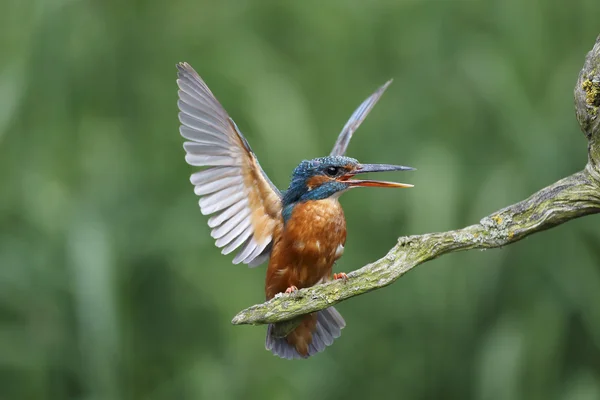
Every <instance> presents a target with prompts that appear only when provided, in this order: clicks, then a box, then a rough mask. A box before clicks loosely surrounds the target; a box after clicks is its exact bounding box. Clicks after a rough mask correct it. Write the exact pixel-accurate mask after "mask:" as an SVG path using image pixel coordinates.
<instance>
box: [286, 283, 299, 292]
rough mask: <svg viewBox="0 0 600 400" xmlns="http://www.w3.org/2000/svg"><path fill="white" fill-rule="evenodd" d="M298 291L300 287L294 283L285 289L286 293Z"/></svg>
mask: <svg viewBox="0 0 600 400" xmlns="http://www.w3.org/2000/svg"><path fill="white" fill-rule="evenodd" d="M297 291H298V288H297V287H296V286H294V285H292V286H290V287H289V288H287V289H285V294H290V293H295V292H297Z"/></svg>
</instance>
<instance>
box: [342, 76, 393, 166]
mask: <svg viewBox="0 0 600 400" xmlns="http://www.w3.org/2000/svg"><path fill="white" fill-rule="evenodd" d="M391 83H392V80H391V79H390V80H389V81H387V82H386V83H385V84H384V85H383V86H381V87H380V88H379V89H377V91H376V92H375V93H373V94H372V95H371V96H369V97H368V98H367V99H366V100H365V101H363V102H362V103H361V105H360V106H358V108H357V109H356V110H354V112H353V113H352V115H351V116H350V119H349V120H348V122H346V125H344V128H343V129H342V131H341V132H340V134H339V136H338V138H337V140H336V142H335V145H334V146H333V150H331V154H330V155H332V156H343V155H344V154H346V149H347V148H348V144H350V139H352V135H353V134H354V132H355V131H356V130H357V129H358V127H359V126H360V124H362V122H363V121H364V120H365V118H367V115H369V112H371V110H372V109H373V107H375V104H377V102H378V101H379V99H380V98H381V96H382V95H383V92H385V89H387V87H388V86H390V84H391Z"/></svg>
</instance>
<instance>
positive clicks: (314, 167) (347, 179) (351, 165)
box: [283, 156, 414, 217]
mask: <svg viewBox="0 0 600 400" xmlns="http://www.w3.org/2000/svg"><path fill="white" fill-rule="evenodd" d="M413 169H414V168H411V167H404V166H401V165H386V164H360V163H359V162H358V161H357V160H355V159H354V158H350V157H343V156H328V157H320V158H314V159H312V160H305V161H302V162H301V163H300V165H298V166H297V167H296V169H295V170H294V173H293V174H292V181H291V183H290V186H289V188H288V190H287V191H286V192H285V195H284V197H283V206H284V208H289V207H288V206H292V205H293V204H296V203H298V202H303V201H310V200H323V199H327V198H331V197H332V198H337V197H338V196H340V195H341V194H342V193H343V192H345V191H346V190H348V189H351V188H353V187H361V186H362V187H395V188H407V187H412V185H408V184H405V183H395V182H383V181H372V180H356V179H351V178H352V177H353V176H354V175H357V174H362V173H367V172H383V171H409V170H413ZM284 214H285V213H284ZM284 217H285V215H284Z"/></svg>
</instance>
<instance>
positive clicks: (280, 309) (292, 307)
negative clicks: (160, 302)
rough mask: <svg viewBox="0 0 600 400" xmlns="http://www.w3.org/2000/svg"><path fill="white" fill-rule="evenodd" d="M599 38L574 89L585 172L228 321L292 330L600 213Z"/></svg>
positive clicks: (403, 242)
mask: <svg viewBox="0 0 600 400" xmlns="http://www.w3.org/2000/svg"><path fill="white" fill-rule="evenodd" d="M598 107H600V36H598V38H597V39H596V44H595V46H594V47H593V49H592V50H591V51H590V52H589V53H588V54H587V56H586V60H585V63H584V66H583V69H582V70H581V72H580V74H579V79H578V81H577V84H576V85H575V110H576V116H577V120H578V121H579V124H580V127H581V130H582V131H583V132H584V134H585V136H586V138H587V140H588V163H587V165H586V167H585V169H584V170H583V171H581V172H577V173H575V174H573V175H571V176H568V177H566V178H564V179H561V180H559V181H558V182H556V183H554V184H552V185H550V186H548V187H545V188H544V189H542V190H540V191H538V192H537V193H535V194H533V195H532V196H531V197H529V198H528V199H526V200H523V201H521V202H519V203H516V204H513V205H511V206H508V207H506V208H503V209H502V210H499V211H497V212H495V213H493V214H491V215H489V216H487V217H485V218H483V219H482V220H481V221H480V222H479V223H477V224H475V225H471V226H467V227H465V228H462V229H458V230H454V231H448V232H439V233H428V234H424V235H416V236H406V237H401V238H400V239H399V240H398V244H397V245H396V246H394V247H393V248H392V249H391V250H390V251H389V252H388V254H387V255H385V256H384V257H383V258H381V259H379V260H377V261H375V262H373V263H371V264H368V265H366V266H364V267H362V268H360V269H358V270H356V271H354V272H351V273H349V274H348V280H346V281H343V280H339V281H333V282H329V283H325V284H321V285H316V286H313V287H310V288H306V289H302V290H299V291H298V292H296V293H294V294H291V295H286V294H281V295H278V296H276V297H275V298H273V299H272V300H270V301H268V302H266V303H263V304H257V305H254V306H252V307H249V308H247V309H245V310H243V311H241V312H240V313H238V314H237V315H236V316H235V317H234V318H233V321H232V323H233V324H236V325H239V324H266V323H274V322H281V321H290V322H289V323H288V324H285V325H284V326H283V327H282V328H281V329H282V332H281V334H282V335H283V334H285V332H286V331H289V330H291V329H293V328H294V327H295V325H296V324H295V322H294V320H293V319H294V318H295V317H298V316H300V315H303V314H307V313H310V312H314V311H318V310H322V309H324V308H327V307H329V306H332V305H334V304H336V303H339V302H340V301H343V300H346V299H349V298H351V297H354V296H358V295H360V294H364V293H367V292H370V291H372V290H376V289H380V288H382V287H385V286H387V285H389V284H391V283H392V282H394V281H395V280H397V279H398V278H400V277H401V276H402V275H404V274H405V273H407V272H408V271H410V270H411V269H413V268H414V267H416V266H417V265H419V264H423V263H424V262H426V261H429V260H432V259H434V258H437V257H439V256H441V255H443V254H448V253H453V252H457V251H462V250H470V249H490V248H496V247H502V246H506V245H508V244H511V243H514V242H517V241H519V240H521V239H523V238H524V237H526V236H528V235H531V234H533V233H537V232H541V231H543V230H546V229H549V228H552V227H554V226H557V225H560V224H563V223H565V222H567V221H570V220H573V219H575V218H579V217H583V216H585V215H589V214H595V213H600V119H599V118H598V115H597V114H598Z"/></svg>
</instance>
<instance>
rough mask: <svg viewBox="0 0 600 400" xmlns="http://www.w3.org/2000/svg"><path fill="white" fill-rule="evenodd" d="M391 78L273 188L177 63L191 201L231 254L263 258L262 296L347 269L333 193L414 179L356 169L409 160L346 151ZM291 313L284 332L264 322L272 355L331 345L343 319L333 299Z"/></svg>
mask: <svg viewBox="0 0 600 400" xmlns="http://www.w3.org/2000/svg"><path fill="white" fill-rule="evenodd" d="M390 83H391V80H390V81H388V82H386V83H385V84H384V85H383V86H381V87H379V88H378V89H377V91H375V92H374V93H373V94H372V95H371V96H369V97H368V98H367V99H366V100H365V101H364V102H363V103H361V105H360V106H359V107H358V108H357V109H356V110H355V111H354V113H353V114H352V115H351V117H350V119H349V120H348V122H347V123H346V124H345V126H344V127H343V129H342V131H341V132H340V134H339V135H338V138H337V140H336V142H335V145H334V147H333V149H332V151H331V153H330V154H329V155H328V156H325V157H319V158H314V159H311V160H304V161H302V162H300V164H299V165H298V166H297V167H296V168H295V169H294V171H293V173H292V177H291V182H290V184H289V187H288V189H287V190H279V189H278V188H277V187H276V186H275V185H274V184H273V182H272V181H271V180H270V179H269V178H268V176H267V174H266V173H265V172H264V170H263V169H262V167H261V165H260V164H259V162H258V159H257V158H256V155H255V153H254V152H253V151H252V149H251V147H250V144H249V143H248V141H247V140H246V138H245V137H244V135H243V134H242V133H241V131H240V130H239V128H238V127H237V125H236V124H235V122H234V121H233V119H231V117H230V116H229V115H228V113H227V112H226V111H225V109H224V108H223V106H222V105H221V104H220V103H219V101H218V100H217V98H216V97H215V96H214V95H213V94H212V92H211V91H210V89H209V88H208V86H207V85H206V83H205V82H204V81H203V80H202V78H201V77H200V75H199V74H198V73H197V72H196V71H195V70H194V69H193V68H192V67H191V66H190V65H189V64H188V63H185V62H182V63H178V64H177V85H178V101H177V105H178V109H179V114H178V117H179V122H180V127H179V132H180V134H181V136H183V138H184V139H186V140H187V141H185V142H184V144H183V147H184V150H185V153H186V154H185V161H186V162H187V163H188V164H190V165H191V166H194V167H203V168H204V169H201V170H199V171H197V172H194V173H193V174H192V175H191V176H190V181H191V183H192V185H194V192H195V194H196V195H198V196H199V197H200V200H199V205H200V210H201V212H202V214H204V215H210V218H209V219H208V226H209V227H210V228H211V236H212V237H213V238H214V239H215V244H216V246H217V247H219V248H221V249H222V251H221V252H222V253H223V254H230V253H232V252H234V251H235V250H237V253H236V255H235V256H234V258H233V263H234V264H239V263H244V264H247V265H248V266H249V267H256V266H259V265H262V264H264V263H267V262H268V265H267V271H266V278H265V298H266V300H270V299H272V298H274V297H275V296H277V295H279V294H280V293H281V294H282V295H286V294H289V295H294V293H295V292H296V291H297V290H299V289H303V288H307V287H311V286H314V285H316V284H319V283H324V282H328V281H331V280H334V279H342V280H347V279H350V278H349V277H348V275H347V274H345V273H336V274H333V273H332V269H333V265H334V263H335V262H336V261H337V260H338V259H339V258H340V257H341V256H342V254H343V253H344V246H345V244H346V220H345V217H344V211H343V210H342V207H341V205H340V203H339V200H338V199H339V197H340V195H341V194H342V193H344V192H346V191H348V190H350V189H352V188H356V187H384V188H410V187H413V185H411V184H406V183H396V182H385V181H376V180H363V179H355V176H356V175H359V174H364V173H369V172H384V171H409V170H414V168H411V167H407V166H402V165H388V164H362V163H359V162H358V161H357V160H356V159H354V158H350V157H347V156H346V155H345V153H346V149H347V147H348V144H349V142H350V139H351V138H352V135H353V134H354V132H355V131H356V129H357V128H358V127H359V125H360V124H361V123H362V122H363V121H364V119H365V118H366V116H367V115H368V114H369V112H370V111H371V109H372V108H373V106H374V105H375V104H376V103H377V101H378V100H379V98H380V97H381V96H382V94H383V92H384V91H385V90H386V88H387V87H388V86H389V85H390ZM299 318H300V319H299V322H298V324H297V326H296V327H295V328H294V329H293V330H292V331H291V332H287V331H282V330H281V329H278V328H279V327H280V325H281V324H270V325H269V326H268V328H267V337H266V341H265V347H266V349H267V350H270V351H271V352H272V353H273V354H274V355H276V356H279V357H281V358H285V359H305V358H308V357H310V356H313V355H315V354H317V353H319V352H322V351H323V350H325V348H326V347H328V346H330V345H331V344H332V343H333V341H334V340H335V339H337V338H338V337H340V335H341V330H342V329H343V328H344V327H345V326H346V322H345V321H344V318H343V317H342V316H341V315H340V313H339V312H338V311H337V310H336V309H335V308H334V307H329V308H326V309H324V310H321V311H318V312H315V313H311V314H307V315H304V316H301V317H299Z"/></svg>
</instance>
